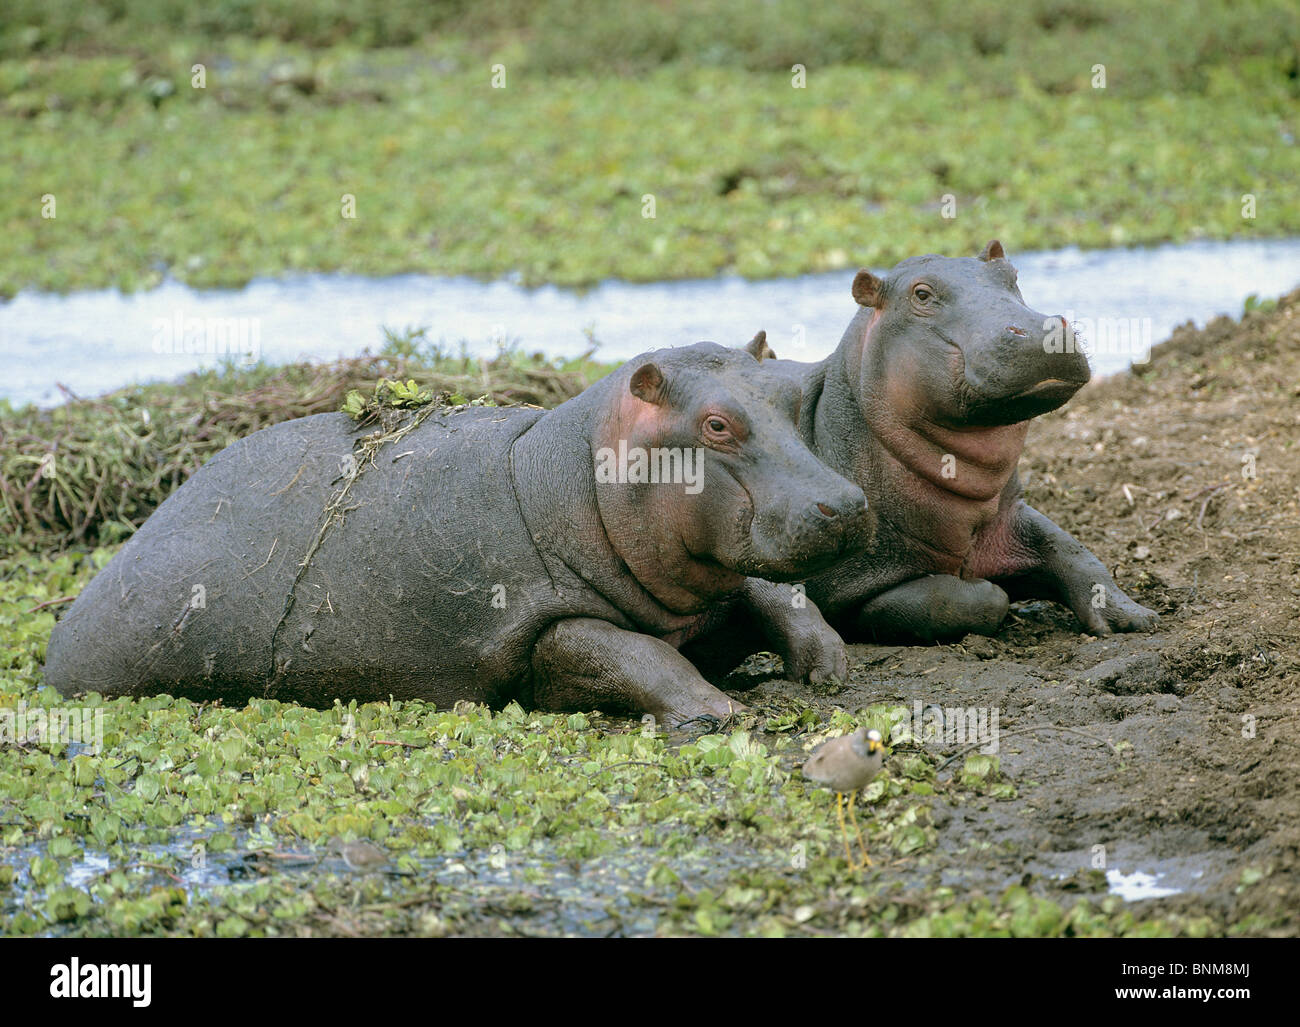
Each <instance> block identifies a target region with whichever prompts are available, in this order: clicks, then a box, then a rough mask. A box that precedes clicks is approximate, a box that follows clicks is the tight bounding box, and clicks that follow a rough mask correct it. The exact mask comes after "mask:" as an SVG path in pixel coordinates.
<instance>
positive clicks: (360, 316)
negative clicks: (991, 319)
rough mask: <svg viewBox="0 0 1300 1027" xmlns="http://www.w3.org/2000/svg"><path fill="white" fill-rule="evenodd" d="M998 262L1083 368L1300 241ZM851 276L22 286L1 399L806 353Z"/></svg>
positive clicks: (837, 315)
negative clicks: (443, 350) (321, 377)
mask: <svg viewBox="0 0 1300 1027" xmlns="http://www.w3.org/2000/svg"><path fill="white" fill-rule="evenodd" d="M1011 260H1012V261H1013V263H1014V264H1015V265H1016V267H1017V268H1018V269H1019V271H1020V286H1021V291H1022V292H1023V293H1024V295H1025V300H1026V302H1028V303H1029V304H1030V305H1031V306H1032V307H1034V308H1035V309H1037V310H1041V311H1043V312H1045V313H1048V314H1055V313H1060V314H1064V315H1065V316H1066V317H1067V318H1069V319H1070V320H1072V321H1075V322H1077V323H1078V324H1079V325H1080V326H1081V328H1082V330H1083V331H1082V334H1083V336H1084V337H1085V338H1087V339H1088V340H1089V341H1090V342H1091V343H1092V344H1093V346H1094V351H1093V369H1094V371H1095V372H1096V373H1098V374H1106V373H1111V372H1114V371H1119V370H1122V369H1123V368H1124V367H1126V366H1127V365H1128V364H1129V363H1130V361H1132V360H1134V359H1138V360H1141V359H1142V357H1143V355H1144V351H1145V349H1146V347H1148V346H1150V345H1151V344H1153V343H1158V342H1160V341H1162V340H1163V339H1165V338H1166V337H1167V336H1168V335H1169V333H1170V331H1171V330H1172V329H1173V328H1174V327H1175V326H1176V325H1178V324H1181V323H1182V322H1184V321H1187V320H1193V321H1195V322H1197V323H1198V324H1204V323H1205V322H1206V321H1207V320H1208V319H1210V318H1212V317H1214V316H1216V315H1218V314H1230V315H1239V314H1240V313H1241V309H1242V304H1243V303H1244V301H1245V300H1246V298H1247V297H1248V296H1250V295H1252V294H1254V295H1257V296H1260V297H1263V298H1268V297H1275V296H1278V295H1280V294H1281V293H1284V292H1286V291H1288V290H1289V289H1292V288H1294V287H1295V286H1296V285H1297V284H1300V239H1272V240H1236V241H1231V242H1192V243H1184V244H1180V245H1167V246H1157V247H1153V248H1142V249H1132V248H1130V249H1109V250H1089V251H1081V250H1077V249H1072V248H1071V249H1064V250H1053V251H1050V252H1043V253H1019V254H1017V253H1012V254H1011ZM878 270H879V269H878ZM851 281H852V273H851V272H849V271H835V272H830V273H826V274H816V275H803V276H800V277H798V278H784V279H768V280H758V281H748V280H745V279H741V278H734V277H723V278H712V279H698V280H684V281H674V282H653V283H646V284H636V283H628V282H620V281H609V282H604V283H602V284H600V285H598V286H595V287H593V288H591V289H588V290H572V289H561V288H557V287H554V286H544V287H542V288H539V289H525V288H523V287H521V286H519V285H517V284H515V283H514V282H512V281H511V280H510V279H508V278H506V279H499V280H496V281H480V280H476V279H471V278H463V277H461V278H439V277H433V276H428V275H394V276H391V277H388V278H365V277H360V276H356V275H346V274H301V275H289V276H285V277H283V278H276V279H258V280H255V281H253V282H251V283H249V284H248V285H247V286H245V287H243V288H241V289H213V290H195V289H191V288H189V287H188V286H185V285H181V284H180V283H178V282H172V281H169V282H166V283H164V284H163V285H160V286H158V287H157V288H155V289H151V290H149V291H147V292H139V293H131V294H123V293H121V292H118V291H117V290H115V289H105V290H98V291H87V292H74V293H70V294H68V295H63V296H60V295H53V294H46V293H36V292H21V293H19V294H18V295H17V296H15V297H14V298H13V299H12V300H10V301H9V302H7V303H4V304H0V358H3V362H4V371H5V373H4V375H3V376H0V396H2V397H5V398H7V399H9V400H10V401H11V402H13V403H16V404H17V403H23V402H34V403H39V404H42V405H48V404H53V403H58V402H60V401H61V400H62V398H63V394H62V393H61V392H60V390H59V389H58V387H57V386H58V384H60V383H61V384H63V385H64V386H66V387H67V388H68V389H70V390H71V391H72V392H74V393H76V394H78V395H94V394H97V393H100V392H104V391H106V390H109V389H114V388H117V387H120V386H124V385H129V384H132V383H135V382H143V381H148V380H155V379H170V378H176V377H179V376H181V375H183V374H185V373H187V372H189V371H191V370H194V369H196V368H198V367H204V366H213V365H215V364H218V363H219V362H220V361H221V360H222V359H223V357H224V356H226V355H228V354H229V353H231V352H233V353H236V354H238V355H239V359H250V360H251V359H254V358H259V357H260V358H261V359H264V360H267V361H268V362H271V363H285V362H288V361H292V360H297V359H300V358H309V359H330V358H334V357H338V356H351V355H356V354H359V353H361V352H362V351H363V350H365V349H367V348H369V349H372V350H373V349H377V348H379V346H380V345H381V344H382V342H383V328H384V327H389V328H392V329H395V330H401V329H404V328H407V327H428V328H429V329H430V331H429V337H430V338H431V339H434V340H441V342H442V343H443V344H444V345H445V346H446V347H447V348H448V349H449V350H450V351H451V352H453V353H457V354H459V353H460V352H461V351H462V350H463V351H465V352H468V353H470V354H474V355H488V356H490V355H493V354H495V353H496V351H497V349H498V347H499V346H500V345H501V344H502V343H503V342H504V343H517V344H518V345H520V346H522V347H523V348H525V349H526V350H528V351H530V352H531V351H537V350H540V351H541V352H544V353H547V354H549V355H553V356H572V355H577V354H579V353H582V352H583V351H584V350H586V349H588V348H590V346H591V341H592V339H594V340H596V341H597V342H599V344H600V346H599V349H598V350H597V356H598V358H601V359H605V360H622V359H626V358H628V357H631V356H634V355H636V354H637V353H640V352H643V351H644V350H647V349H655V348H658V347H661V346H671V345H686V344H689V343H692V342H698V341H699V340H701V339H712V340H713V341H715V342H721V343H724V344H728V345H733V344H739V343H743V342H745V341H747V340H748V339H749V338H750V337H751V336H753V334H754V333H755V332H756V331H757V330H759V329H760V328H761V329H764V330H766V331H767V333H768V339H769V342H770V343H771V345H772V347H773V348H774V349H775V350H776V352H777V354H778V355H779V356H782V357H791V358H794V359H802V360H814V359H820V358H821V357H822V356H824V355H825V354H826V353H827V352H829V351H830V350H831V349H832V348H833V347H834V346H835V344H836V343H837V342H838V341H839V337H840V334H841V332H842V331H843V329H844V326H845V325H847V324H848V321H849V319H850V318H851V317H852V315H853V311H854V309H855V308H854V306H853V301H852V299H851V298H850V296H849V284H850V282H851Z"/></svg>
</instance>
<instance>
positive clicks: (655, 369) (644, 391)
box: [628, 364, 664, 403]
mask: <svg viewBox="0 0 1300 1027" xmlns="http://www.w3.org/2000/svg"><path fill="white" fill-rule="evenodd" d="M628 391H629V392H631V393H632V395H634V396H635V397H636V398H637V399H643V400H645V401H646V402H647V403H659V402H662V400H663V393H664V376H663V372H662V371H660V370H659V366H658V365H657V364H642V365H641V366H640V367H638V368H637V369H636V370H635V371H633V372H632V380H631V381H630V382H629V383H628Z"/></svg>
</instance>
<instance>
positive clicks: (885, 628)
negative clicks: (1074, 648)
mask: <svg viewBox="0 0 1300 1027" xmlns="http://www.w3.org/2000/svg"><path fill="white" fill-rule="evenodd" d="M1010 606H1011V600H1010V599H1009V598H1008V596H1007V594H1006V592H1004V591H1003V590H1002V589H1001V588H999V587H998V586H997V585H995V584H993V582H991V581H984V580H978V581H966V580H964V579H963V578H958V577H955V576H954V575H951V574H930V575H927V576H926V577H924V578H915V579H913V580H912V581H905V582H903V584H901V585H897V586H895V587H894V588H891V589H890V590H889V591H888V592H882V593H881V594H880V595H878V596H876V597H875V598H874V599H872V600H870V601H869V602H867V603H865V604H864V605H863V607H862V610H861V611H860V613H859V614H858V617H857V622H856V624H855V626H854V627H855V631H854V637H855V638H867V639H870V640H872V641H876V642H884V641H889V642H939V641H943V640H945V639H954V638H961V637H962V636H963V635H968V634H976V635H994V634H997V631H998V628H1000V627H1001V626H1002V622H1003V620H1005V619H1006V616H1007V610H1008V609H1009V608H1010Z"/></svg>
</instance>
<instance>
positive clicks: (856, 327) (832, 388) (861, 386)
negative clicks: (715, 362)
mask: <svg viewBox="0 0 1300 1027" xmlns="http://www.w3.org/2000/svg"><path fill="white" fill-rule="evenodd" d="M879 317H880V314H879V312H878V311H875V310H869V309H866V310H863V311H861V312H860V313H859V314H858V315H857V316H856V317H855V318H854V319H853V321H852V322H851V323H850V325H849V329H848V331H846V332H845V334H844V338H843V340H842V341H841V343H840V345H839V348H838V349H837V350H836V351H835V352H834V353H833V354H831V356H830V357H829V358H827V360H826V363H825V373H824V382H823V385H822V390H821V395H820V397H819V401H818V403H817V410H816V412H815V414H814V415H813V431H814V440H815V444H816V447H817V450H818V452H819V453H823V454H827V455H829V459H830V460H831V462H832V466H834V467H835V469H836V470H838V471H839V472H840V473H841V474H844V475H846V476H847V477H849V478H851V479H852V480H854V481H856V482H858V484H860V485H862V486H863V488H864V490H865V491H866V493H867V499H868V502H869V503H871V504H872V505H874V506H875V509H876V512H877V515H878V517H879V518H880V520H881V521H884V522H886V523H887V524H889V525H891V526H892V527H893V528H894V529H895V530H896V531H897V532H899V533H901V534H903V535H905V536H907V537H909V538H910V539H911V540H913V541H914V542H917V543H919V544H920V545H921V546H923V547H924V548H925V549H926V550H929V552H930V554H931V556H932V558H933V563H934V568H935V570H936V572H942V573H958V572H959V570H960V568H961V565H962V563H963V562H964V560H965V558H966V556H967V554H968V553H969V552H970V549H971V545H972V543H973V541H974V537H975V535H976V534H977V533H978V532H979V530H980V529H981V528H982V527H984V526H985V525H986V524H987V523H988V522H989V521H991V520H992V519H993V518H994V517H996V516H997V513H998V510H999V508H1000V506H1002V505H1003V504H1005V503H1006V502H1008V501H1009V500H1012V499H1014V498H1015V497H1016V496H1018V495H1019V488H1020V486H1019V481H1018V479H1017V478H1016V464H1017V462H1018V461H1019V459H1020V453H1021V451H1022V449H1023V448H1024V441H1025V434H1026V432H1027V431H1028V429H1029V422H1028V421H1021V422H1019V423H1018V424H1010V425H1002V426H995V427H987V428H984V427H981V428H970V429H960V428H953V427H949V426H945V425H941V424H938V423H936V422H935V421H934V420H933V419H931V418H930V417H928V416H927V413H926V408H927V404H926V403H925V402H924V397H922V396H919V395H917V393H916V389H917V388H918V386H917V385H916V384H915V383H914V382H912V381H910V380H908V376H907V375H906V374H904V373H901V372H900V371H899V369H898V362H895V363H894V364H893V366H892V368H891V367H890V366H888V365H887V363H886V359H885V358H886V356H887V354H886V353H885V352H884V347H882V346H879V345H873V340H872V338H871V333H872V331H873V329H874V327H875V325H876V323H877V322H878V320H879ZM891 371H892V372H893V373H891ZM838 411H853V418H852V420H853V424H844V423H842V422H841V420H840V419H839V417H838V416H837V413H838ZM863 424H865V426H866V428H867V430H866V431H862V430H861V425H863ZM945 457H952V458H954V459H952V460H945ZM945 468H948V469H950V474H951V476H946V475H945V473H944V471H945ZM951 472H955V473H951Z"/></svg>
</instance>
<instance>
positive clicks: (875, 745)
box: [867, 738, 885, 754]
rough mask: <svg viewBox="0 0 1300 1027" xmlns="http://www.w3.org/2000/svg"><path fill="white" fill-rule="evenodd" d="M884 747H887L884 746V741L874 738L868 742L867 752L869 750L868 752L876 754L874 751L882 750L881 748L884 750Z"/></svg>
mask: <svg viewBox="0 0 1300 1027" xmlns="http://www.w3.org/2000/svg"><path fill="white" fill-rule="evenodd" d="M884 747H885V746H884V743H883V742H877V741H876V740H875V739H874V738H873V739H871V741H869V742H868V743H867V752H868V753H873V754H874V753H877V752H880V750H882V749H883V748H884Z"/></svg>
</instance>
